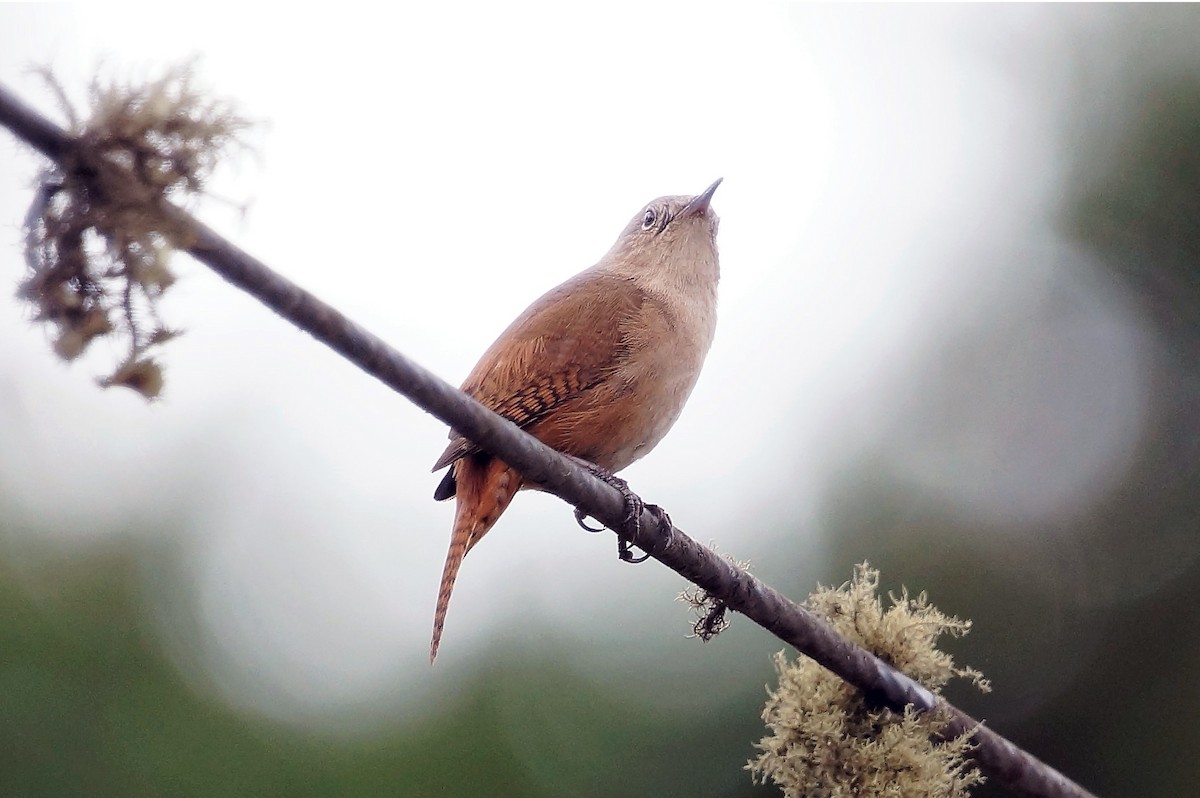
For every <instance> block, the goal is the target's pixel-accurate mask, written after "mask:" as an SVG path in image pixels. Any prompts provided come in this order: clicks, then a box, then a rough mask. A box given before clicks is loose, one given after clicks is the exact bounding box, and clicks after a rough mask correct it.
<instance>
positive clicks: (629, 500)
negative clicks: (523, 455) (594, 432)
mask: <svg viewBox="0 0 1200 798" xmlns="http://www.w3.org/2000/svg"><path fill="white" fill-rule="evenodd" d="M573 459H574V460H575V462H577V463H579V465H581V466H582V467H584V468H586V469H587V471H588V473H589V474H591V475H592V476H594V477H596V478H597V479H601V480H603V481H604V482H606V483H607V484H609V485H612V486H613V487H614V488H616V489H617V490H618V491H620V493H621V498H622V499H624V500H625V518H624V519H623V520H622V522H621V528H620V529H618V530H615V531H616V533H617V556H618V557H620V558H621V559H622V560H624V561H625V562H630V563H639V562H642V561H644V560H646V559H647V558H648V557H649V556H650V555H649V554H643V555H642V556H641V557H634V556H633V541H634V540H635V539H636V538H637V535H638V532H639V531H640V530H641V518H642V510H645V509H650V510H651V511H652V512H654V513H655V516H656V517H657V518H659V526H660V527H661V526H662V519H663V518H666V515H667V514H666V513H665V512H663V510H662V508H660V507H659V506H658V505H656V504H646V503H645V502H643V501H642V499H641V497H640V496H638V495H637V494H636V493H634V492H633V491H631V490H630V489H629V483H628V482H626V481H625V480H623V479H621V478H620V477H618V476H617V475H615V474H613V473H612V472H611V471H608V470H606V469H603V468H601V467H600V466H598V465H596V464H595V463H590V462H588V461H587V460H584V459H582V458H579V457H576V458H573ZM587 518H588V515H587V513H585V512H583V511H582V510H580V509H578V508H576V510H575V521H576V522H577V523H578V524H579V525H580V526H581V527H583V528H584V529H586V530H587V531H589V532H600V531H602V530H603V529H604V527H593V526H589V525H588V524H587V523H585V521H586V519H587ZM666 522H667V525H668V528H670V523H671V520H670V518H667V519H666Z"/></svg>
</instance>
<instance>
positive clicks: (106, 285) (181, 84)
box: [17, 64, 250, 399]
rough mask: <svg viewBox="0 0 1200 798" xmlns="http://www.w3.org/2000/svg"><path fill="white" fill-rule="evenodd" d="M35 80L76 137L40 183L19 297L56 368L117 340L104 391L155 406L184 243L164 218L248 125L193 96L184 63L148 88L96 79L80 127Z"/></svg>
mask: <svg viewBox="0 0 1200 798" xmlns="http://www.w3.org/2000/svg"><path fill="white" fill-rule="evenodd" d="M42 75H43V76H44V77H45V79H46V81H47V82H48V83H49V85H50V86H51V88H52V90H53V91H54V92H55V94H56V95H57V97H58V100H59V104H60V105H61V106H62V111H63V113H64V114H65V115H66V116H67V118H68V119H69V121H70V123H71V133H72V135H73V136H74V139H73V142H72V146H71V147H69V148H68V150H67V151H66V152H65V153H64V154H63V156H62V158H61V159H60V160H59V161H58V162H57V163H55V164H54V165H52V166H51V167H49V168H47V169H46V170H45V171H44V172H43V173H42V175H41V177H40V181H39V182H40V185H39V188H38V191H37V193H36V196H35V198H34V201H33V203H32V205H31V206H30V209H29V213H28V215H27V217H26V231H25V234H26V262H27V264H28V271H27V273H26V275H25V278H24V279H23V280H22V282H21V284H20V287H19V289H18V291H17V295H18V296H19V297H20V298H22V299H24V300H26V301H27V302H29V303H30V304H31V305H32V306H33V317H34V319H35V320H37V321H42V322H45V323H46V324H49V325H51V326H52V328H53V329H54V351H55V352H56V353H57V354H58V355H59V357H61V358H63V359H64V360H67V361H70V360H73V359H75V358H76V357H78V356H79V355H81V354H82V353H83V352H84V351H85V350H86V349H87V348H88V346H89V344H91V343H92V342H93V341H95V340H97V339H99V338H102V337H109V338H113V339H117V340H118V341H121V342H122V343H123V348H124V349H125V350H126V354H125V356H124V358H123V360H122V361H121V362H120V363H119V365H118V366H117V367H116V369H115V370H114V371H113V372H112V373H111V374H109V375H108V376H107V377H105V378H103V379H101V380H100V383H101V384H102V385H105V386H110V385H121V386H124V387H128V388H132V389H133V390H136V391H138V392H139V393H140V394H142V395H143V396H145V397H146V398H147V399H152V398H154V397H156V396H157V395H158V392H159V391H160V390H161V388H162V372H161V368H160V366H159V365H158V363H157V362H156V360H155V358H154V357H153V356H152V354H151V351H152V350H153V349H154V348H155V347H157V346H159V345H160V344H162V343H164V342H166V341H167V340H169V339H170V338H172V337H174V336H175V335H176V334H177V333H176V331H174V330H172V329H171V328H169V327H168V326H167V325H166V324H164V323H163V321H162V319H161V318H160V316H159V312H158V304H159V300H160V299H161V298H162V296H163V294H164V293H165V292H166V291H167V289H169V288H170V287H171V285H172V283H174V281H175V274H174V272H173V271H172V270H171V267H170V258H171V255H172V253H173V252H174V250H175V249H177V248H180V247H184V246H187V243H188V241H187V231H186V230H185V229H181V228H180V227H179V225H178V224H177V223H173V222H171V221H170V217H169V216H168V215H167V214H165V213H164V209H165V208H166V207H167V204H168V203H171V202H183V203H186V202H187V201H188V200H191V199H194V198H195V197H197V196H200V195H201V194H202V193H203V190H204V186H205V182H206V181H207V179H208V178H209V176H210V175H211V174H212V171H213V169H214V168H215V167H216V165H217V163H218V162H219V161H220V160H221V159H222V158H223V157H224V156H225V155H227V154H228V153H229V151H230V150H232V149H237V148H240V147H241V146H243V139H242V136H243V134H244V133H245V131H246V130H247V129H248V128H249V126H250V123H249V122H248V121H247V120H246V119H244V118H243V117H241V116H239V115H238V114H236V113H235V112H234V111H233V110H232V109H231V108H230V107H229V106H228V105H227V104H225V103H223V102H221V101H217V100H213V99H210V98H208V97H206V96H205V95H204V94H203V93H202V92H201V91H199V90H198V89H197V88H196V87H195V85H194V81H193V71H192V66H191V64H185V65H182V66H177V67H174V68H171V69H169V70H167V71H166V72H165V73H164V74H163V75H162V76H161V77H160V78H158V79H157V80H153V81H150V82H148V83H144V84H132V83H125V84H123V83H118V82H115V81H110V82H104V81H101V80H100V79H96V80H94V81H93V82H92V84H91V87H90V91H89V97H88V104H89V108H88V114H87V117H86V118H81V117H80V115H79V113H77V112H76V110H75V109H74V108H73V107H72V106H71V105H70V103H69V102H68V100H67V99H66V95H65V92H64V91H63V90H62V88H61V86H59V84H58V83H57V81H56V80H55V79H54V77H53V76H52V75H51V74H50V73H49V72H48V71H45V70H43V71H42Z"/></svg>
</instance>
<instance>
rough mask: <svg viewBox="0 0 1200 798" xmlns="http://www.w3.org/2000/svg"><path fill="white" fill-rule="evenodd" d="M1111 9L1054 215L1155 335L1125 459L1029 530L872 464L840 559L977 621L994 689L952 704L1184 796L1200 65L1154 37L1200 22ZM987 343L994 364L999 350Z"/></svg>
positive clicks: (1192, 670) (1058, 757) (1113, 774)
mask: <svg viewBox="0 0 1200 798" xmlns="http://www.w3.org/2000/svg"><path fill="white" fill-rule="evenodd" d="M1118 19H1119V21H1120V23H1119V24H1117V25H1115V26H1114V28H1113V30H1112V31H1110V35H1111V37H1112V38H1111V39H1109V40H1105V39H1104V38H1103V37H1101V38H1100V39H1099V40H1094V41H1089V42H1086V43H1080V53H1078V54H1076V55H1078V56H1079V57H1080V58H1082V59H1083V60H1085V61H1086V60H1088V59H1090V58H1098V57H1100V56H1099V55H1098V54H1103V55H1104V56H1105V57H1110V56H1113V55H1115V54H1121V55H1123V57H1124V59H1125V60H1124V61H1122V62H1121V64H1122V65H1123V66H1122V67H1121V68H1118V69H1116V71H1115V79H1114V77H1113V74H1111V73H1110V74H1105V75H1104V76H1097V77H1096V82H1095V83H1092V84H1088V83H1087V81H1086V79H1085V80H1084V85H1083V86H1081V87H1080V93H1079V94H1078V95H1076V96H1075V97H1072V98H1071V99H1072V100H1073V101H1074V102H1076V103H1078V104H1077V105H1074V106H1071V105H1068V106H1067V107H1065V108H1063V109H1062V113H1063V115H1064V119H1063V124H1062V127H1063V129H1064V130H1068V131H1073V132H1074V135H1075V136H1077V138H1075V139H1074V140H1073V141H1072V146H1071V148H1070V156H1071V157H1073V158H1074V159H1075V160H1074V162H1073V163H1070V164H1067V169H1066V171H1067V173H1068V174H1069V175H1071V178H1070V182H1069V183H1068V185H1066V186H1065V191H1064V192H1063V195H1064V202H1063V205H1062V207H1061V208H1060V212H1061V217H1060V219H1061V222H1062V224H1061V228H1062V229H1063V230H1064V235H1065V236H1066V237H1068V238H1070V239H1072V240H1073V241H1074V242H1075V243H1077V244H1079V245H1081V246H1083V247H1084V248H1085V249H1086V250H1088V251H1089V252H1090V253H1092V254H1093V255H1094V256H1095V258H1096V263H1097V264H1098V265H1099V266H1098V268H1100V269H1103V270H1107V271H1108V272H1109V273H1110V274H1111V275H1113V276H1115V277H1116V278H1117V280H1118V281H1119V282H1122V283H1124V285H1125V294H1126V296H1127V297H1128V298H1129V299H1131V301H1132V302H1133V303H1134V304H1135V305H1136V306H1137V307H1138V308H1139V310H1140V313H1141V315H1142V318H1143V319H1144V320H1145V321H1146V322H1147V324H1148V326H1149V328H1150V330H1151V332H1152V335H1153V336H1154V338H1155V339H1156V340H1155V344H1156V346H1155V350H1154V354H1153V357H1154V359H1155V362H1154V363H1153V366H1152V369H1151V377H1150V379H1151V380H1152V384H1151V385H1150V386H1149V390H1148V396H1149V397H1150V398H1151V406H1150V407H1149V409H1148V411H1149V415H1148V418H1147V420H1146V429H1145V433H1144V437H1143V440H1142V443H1141V445H1140V448H1139V450H1138V451H1137V452H1135V453H1133V457H1132V461H1131V465H1130V466H1129V467H1128V469H1127V471H1126V473H1124V474H1123V476H1122V477H1121V479H1120V480H1119V482H1118V484H1117V485H1115V486H1114V487H1112V488H1111V489H1110V490H1109V491H1108V492H1107V493H1106V495H1104V496H1102V497H1100V499H1099V500H1098V501H1097V502H1096V503H1095V504H1094V505H1092V506H1091V507H1089V508H1087V509H1086V510H1085V511H1084V512H1082V513H1080V514H1077V515H1076V516H1075V517H1069V518H1062V519H1057V520H1055V521H1052V522H1045V523H1043V524H1042V525H1041V526H1038V527H1036V528H1034V529H1028V528H1023V529H1000V528H997V529H992V530H987V529H980V528H979V524H978V523H977V522H971V521H968V520H964V519H963V518H962V517H956V516H955V515H954V514H952V513H949V512H947V511H946V510H945V509H944V508H943V507H942V505H940V504H939V503H938V502H937V501H935V500H934V499H932V498H929V497H923V496H920V495H914V494H913V493H912V491H911V490H910V489H909V488H907V487H906V486H905V485H903V484H901V483H900V482H899V481H898V480H897V479H896V478H895V477H893V476H891V475H889V474H888V473H887V472H886V469H883V468H877V467H876V466H875V465H874V464H873V463H872V462H870V460H869V459H868V460H867V461H864V462H861V463H859V464H858V466H857V467H856V468H854V469H852V471H851V472H850V473H847V474H846V475H845V476H844V478H843V479H842V480H841V482H840V487H839V488H838V490H837V491H835V492H834V494H833V495H832V496H830V497H829V500H828V502H827V504H826V508H825V513H826V517H827V518H828V519H829V524H830V527H831V528H832V534H831V539H832V540H834V541H836V543H835V544H834V551H833V552H832V553H831V555H830V556H831V559H832V560H833V561H834V562H854V561H856V560H860V559H863V558H864V557H869V558H870V560H871V562H872V564H874V565H876V566H878V567H879V568H880V569H881V570H882V571H883V573H884V574H886V575H887V577H888V579H889V581H893V582H894V584H895V585H896V586H899V585H900V584H907V585H909V586H910V587H911V586H914V585H919V586H920V588H921V589H924V590H928V591H929V592H930V594H931V596H932V598H933V600H934V601H936V602H937V603H938V604H939V606H942V607H945V608H947V609H948V610H951V611H953V612H955V613H956V614H960V615H962V616H964V617H969V618H971V619H972V620H973V621H974V624H975V626H974V628H975V634H973V635H971V637H970V638H969V639H967V640H962V641H955V642H954V643H953V644H952V645H948V648H949V649H950V650H951V651H953V652H954V654H955V657H956V658H957V659H959V660H961V661H963V662H967V663H971V664H973V665H977V666H979V667H980V668H982V669H983V670H984V671H986V672H987V674H988V676H989V677H990V678H991V680H992V683H993V685H994V688H995V692H994V693H993V694H991V695H990V696H987V697H984V698H980V697H977V696H972V695H970V694H969V693H962V694H960V695H957V696H956V695H955V694H954V691H950V693H949V695H948V697H949V698H950V699H951V700H952V701H958V702H959V705H960V706H962V707H963V708H964V709H965V710H967V711H968V712H971V713H972V714H974V715H975V716H976V717H981V718H985V719H987V720H988V722H990V723H992V725H993V727H994V728H996V729H997V730H998V731H1000V732H1001V733H1003V734H1005V735H1006V736H1008V737H1009V738H1010V739H1012V740H1013V741H1014V742H1015V743H1017V744H1018V745H1021V746H1023V747H1025V748H1027V750H1030V751H1032V752H1034V753H1035V754H1036V755H1037V756H1039V757H1040V758H1042V759H1044V760H1045V761H1047V762H1050V763H1051V764H1053V765H1054V766H1055V767H1057V768H1059V769H1060V770H1062V771H1063V772H1064V773H1066V774H1068V775H1070V776H1071V777H1072V778H1073V779H1076V780H1078V781H1079V782H1080V783H1082V784H1083V785H1084V786H1086V787H1088V788H1089V789H1091V790H1093V791H1095V792H1096V793H1097V794H1099V795H1190V794H1193V793H1194V791H1195V781H1196V778H1195V777H1196V773H1197V771H1196V765H1195V762H1194V760H1193V759H1192V758H1190V757H1186V756H1184V757H1181V756H1180V752H1183V751H1194V750H1197V749H1200V732H1198V731H1197V729H1196V724H1195V723H1194V722H1192V720H1191V718H1192V717H1193V716H1194V715H1195V714H1196V713H1197V712H1200V691H1198V690H1197V689H1196V687H1195V684H1194V682H1195V674H1196V673H1197V672H1200V623H1197V619H1198V617H1200V558H1198V557H1197V552H1198V550H1200V413H1198V412H1197V409H1198V408H1200V221H1198V220H1200V61H1198V60H1196V56H1195V54H1194V52H1193V54H1192V55H1191V56H1190V57H1189V58H1186V59H1184V60H1182V61H1180V60H1178V59H1175V60H1170V59H1168V60H1167V63H1161V62H1162V61H1163V60H1164V59H1163V57H1162V53H1161V52H1159V47H1160V45H1162V47H1163V49H1164V50H1167V51H1169V50H1170V49H1171V48H1170V47H1168V46H1166V45H1165V44H1162V43H1163V42H1168V41H1173V42H1179V41H1180V40H1184V39H1187V40H1190V41H1195V38H1196V36H1197V35H1200V14H1198V13H1197V12H1196V10H1195V9H1194V8H1193V9H1190V10H1188V11H1186V12H1181V11H1177V10H1173V11H1171V12H1169V15H1168V16H1163V15H1161V14H1159V13H1158V12H1157V11H1154V10H1151V9H1123V10H1122V11H1121V12H1120V14H1119V15H1118ZM1193 51H1194V48H1193ZM1064 57H1065V58H1067V59H1068V60H1069V59H1070V57H1071V55H1070V54H1067V55H1065V56H1064ZM1097 105H1098V106H1099V107H1101V108H1102V109H1104V111H1105V113H1102V114H1100V115H1099V119H1098V118H1097V110H1096V109H1097ZM1098 122H1100V123H1099V124H1098ZM981 335H982V336H983V337H984V338H986V335H987V332H986V331H985V332H984V333H981ZM967 345H968V346H970V345H972V344H970V343H968V344H967ZM977 346H978V349H977V351H976V352H975V354H976V355H977V356H980V357H982V356H985V353H986V352H987V351H988V346H994V343H991V342H989V341H987V340H980V341H979V342H978V344H977ZM939 389H940V390H945V389H946V388H945V386H936V387H931V391H933V390H939ZM1166 739H1170V740H1171V742H1170V743H1169V744H1166V745H1164V744H1163V741H1164V740H1166ZM974 794H975V795H976V796H992V795H996V796H999V795H1005V794H1007V793H1006V792H1005V791H1004V790H1002V789H1000V788H999V787H997V786H996V785H994V784H991V785H985V786H984V787H983V788H981V789H979V790H977V791H975V793H974Z"/></svg>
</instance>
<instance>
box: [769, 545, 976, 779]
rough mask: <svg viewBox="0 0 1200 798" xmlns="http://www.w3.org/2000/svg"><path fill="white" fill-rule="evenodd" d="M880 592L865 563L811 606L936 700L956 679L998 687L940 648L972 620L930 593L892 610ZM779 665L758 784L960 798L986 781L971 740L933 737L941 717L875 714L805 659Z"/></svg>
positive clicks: (899, 600) (904, 599)
mask: <svg viewBox="0 0 1200 798" xmlns="http://www.w3.org/2000/svg"><path fill="white" fill-rule="evenodd" d="M878 588H879V572H878V571H876V570H874V569H872V568H871V567H869V566H868V565H867V564H866V563H863V564H862V565H859V566H856V567H855V571H854V578H853V579H852V580H851V581H850V582H848V583H846V584H844V585H842V586H841V587H840V588H836V589H834V588H820V589H818V590H817V592H816V593H814V594H813V595H812V596H810V597H809V599H808V601H807V602H805V606H806V607H807V608H808V609H809V610H810V611H812V612H813V613H815V614H817V615H819V616H821V617H823V618H825V619H826V620H827V621H829V623H830V624H831V625H832V626H834V627H835V628H836V629H837V630H838V631H839V632H840V633H841V634H843V635H844V636H845V637H847V638H849V639H850V640H853V641H854V642H856V643H859V644H860V645H862V646H863V647H864V648H866V649H868V650H869V651H871V652H873V653H874V654H875V655H876V656H878V657H880V658H881V659H883V660H884V661H886V662H888V663H890V664H891V665H893V666H894V667H896V668H897V669H899V670H901V671H903V672H905V673H906V674H908V675H909V676H911V677H912V678H913V679H915V680H917V681H918V682H920V683H921V684H922V685H924V686H925V687H927V688H929V689H930V690H933V691H934V692H937V693H940V691H941V689H942V688H943V687H944V686H945V685H946V683H947V682H949V681H950V680H951V679H952V678H954V677H962V678H967V679H969V680H971V681H972V682H974V683H975V684H976V685H977V686H978V687H979V688H980V689H982V690H985V691H986V690H988V689H990V688H989V686H988V683H987V681H986V680H985V679H984V678H983V677H982V675H981V674H980V673H979V672H977V671H975V670H972V669H970V668H958V667H956V666H955V665H954V661H953V659H952V658H951V657H950V655H949V654H946V653H945V652H942V651H939V650H938V649H937V648H936V647H935V643H936V642H937V639H938V638H939V637H940V636H941V635H943V634H950V635H953V636H955V637H958V636H961V635H963V634H966V632H967V631H968V629H970V625H971V624H970V621H962V620H959V619H957V618H953V617H950V616H948V615H945V614H943V613H942V612H940V611H939V610H938V609H937V608H936V607H933V606H932V605H930V604H929V601H928V599H927V598H926V596H925V594H924V593H922V594H921V595H919V596H917V597H916V598H911V597H910V596H909V595H908V593H907V591H905V592H902V593H901V595H900V596H898V597H897V596H890V599H891V606H890V607H888V608H887V609H885V608H884V606H883V604H882V602H881V601H880V599H879V596H878ZM775 667H776V669H777V670H778V672H779V686H778V687H777V688H776V689H775V690H774V691H773V692H771V693H770V696H769V698H768V700H767V705H766V708H765V709H764V710H763V721H764V722H765V723H766V724H767V727H768V728H769V729H770V732H771V733H770V734H769V735H767V736H766V737H764V738H763V739H762V740H761V741H760V742H759V743H758V745H757V746H756V747H757V748H758V749H759V750H760V751H761V753H760V754H759V756H758V757H757V758H756V759H754V760H752V761H751V762H750V763H749V764H748V765H747V767H748V768H749V770H750V771H751V772H752V773H753V775H754V777H755V780H761V781H766V780H768V779H769V780H771V781H773V782H774V783H775V784H777V785H778V786H779V787H781V788H782V789H783V794H784V795H785V796H789V798H790V797H791V796H806V798H850V797H851V796H875V795H881V796H891V797H894V798H927V797H930V796H932V798H961V797H962V796H966V795H968V794H969V790H970V788H971V787H973V786H974V785H976V784H980V783H981V782H982V781H983V776H982V774H980V773H979V771H978V770H977V769H976V768H974V767H973V766H972V765H971V764H970V762H969V760H967V758H966V755H967V753H968V751H969V748H970V744H969V742H968V738H967V736H963V737H959V738H957V739H953V740H950V741H947V742H942V741H939V740H936V739H934V738H933V735H935V734H936V733H937V732H938V730H939V729H940V728H942V726H943V725H944V720H943V719H941V718H938V717H935V716H930V715H920V714H917V713H916V712H914V711H913V710H912V709H911V708H909V710H908V711H906V712H904V713H903V714H899V713H896V712H893V711H891V710H889V709H880V708H877V707H874V706H872V705H870V704H869V703H868V702H867V701H866V700H865V699H864V697H863V696H862V694H861V693H860V692H859V691H858V690H857V689H856V688H854V687H851V686H850V685H847V684H846V683H845V682H843V681H842V680H841V679H839V678H838V677H837V676H835V675H833V674H832V673H830V672H829V671H827V670H825V669H824V668H822V667H821V666H820V665H818V664H817V663H816V662H814V661H813V660H811V659H808V658H807V657H803V656H802V657H799V658H798V659H796V660H794V661H790V662H789V661H788V660H787V658H786V656H785V655H784V653H783V652H780V653H779V654H777V655H776V656H775Z"/></svg>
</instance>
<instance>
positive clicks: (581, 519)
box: [575, 507, 604, 532]
mask: <svg viewBox="0 0 1200 798" xmlns="http://www.w3.org/2000/svg"><path fill="white" fill-rule="evenodd" d="M587 519H588V514H587V513H585V512H584V511H583V510H580V509H579V508H578V507H576V508H575V523H577V524H579V525H580V526H581V527H583V528H584V529H586V530H587V531H588V532H603V531H604V527H602V526H591V525H589V524H588V523H587Z"/></svg>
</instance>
